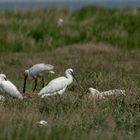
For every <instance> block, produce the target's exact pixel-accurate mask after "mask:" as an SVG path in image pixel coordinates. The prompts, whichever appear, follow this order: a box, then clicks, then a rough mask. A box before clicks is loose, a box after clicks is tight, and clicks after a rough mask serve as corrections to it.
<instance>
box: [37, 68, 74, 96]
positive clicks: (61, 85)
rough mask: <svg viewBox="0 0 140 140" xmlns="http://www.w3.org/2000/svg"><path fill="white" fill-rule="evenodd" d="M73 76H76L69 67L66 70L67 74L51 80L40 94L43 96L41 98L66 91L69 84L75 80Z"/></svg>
mask: <svg viewBox="0 0 140 140" xmlns="http://www.w3.org/2000/svg"><path fill="white" fill-rule="evenodd" d="M73 78H75V76H74V73H73V70H72V69H71V68H69V69H67V70H66V71H65V76H61V77H58V78H56V79H54V80H52V81H50V82H49V83H48V85H47V86H45V87H44V88H43V89H41V91H40V92H39V93H38V95H39V96H41V98H44V97H45V96H52V95H56V94H59V95H61V94H63V93H64V92H65V90H66V88H67V86H69V85H70V84H71V83H72V82H73ZM75 80H76V78H75Z"/></svg>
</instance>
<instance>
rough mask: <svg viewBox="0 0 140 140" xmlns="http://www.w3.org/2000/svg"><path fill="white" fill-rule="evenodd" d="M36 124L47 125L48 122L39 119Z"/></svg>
mask: <svg viewBox="0 0 140 140" xmlns="http://www.w3.org/2000/svg"><path fill="white" fill-rule="evenodd" d="M36 124H38V125H39V126H41V127H42V126H45V127H47V126H48V122H47V121H44V120H41V121H39V122H36Z"/></svg>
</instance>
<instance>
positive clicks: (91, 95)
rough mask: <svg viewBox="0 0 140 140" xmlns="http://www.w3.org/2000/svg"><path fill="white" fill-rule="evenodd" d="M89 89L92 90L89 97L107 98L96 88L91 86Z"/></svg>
mask: <svg viewBox="0 0 140 140" xmlns="http://www.w3.org/2000/svg"><path fill="white" fill-rule="evenodd" d="M88 91H89V92H90V95H89V97H93V98H95V99H105V97H104V96H103V95H102V94H101V93H100V92H99V91H98V90H97V89H95V88H89V89H88Z"/></svg>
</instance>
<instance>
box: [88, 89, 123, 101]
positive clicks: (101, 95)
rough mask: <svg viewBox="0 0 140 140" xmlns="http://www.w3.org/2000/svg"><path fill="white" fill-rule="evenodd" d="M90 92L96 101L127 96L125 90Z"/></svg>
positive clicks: (94, 90) (90, 90)
mask: <svg viewBox="0 0 140 140" xmlns="http://www.w3.org/2000/svg"><path fill="white" fill-rule="evenodd" d="M88 91H89V92H90V94H91V96H92V97H94V98H96V99H105V98H106V97H109V96H115V97H117V96H121V95H123V96H126V94H125V90H120V89H112V90H108V91H102V92H100V91H98V90H97V89H94V88H89V89H88ZM91 96H90V97H91Z"/></svg>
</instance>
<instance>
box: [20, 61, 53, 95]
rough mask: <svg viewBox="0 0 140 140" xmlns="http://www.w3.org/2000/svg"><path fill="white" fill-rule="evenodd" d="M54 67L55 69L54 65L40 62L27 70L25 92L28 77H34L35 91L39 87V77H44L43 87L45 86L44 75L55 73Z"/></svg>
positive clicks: (30, 78)
mask: <svg viewBox="0 0 140 140" xmlns="http://www.w3.org/2000/svg"><path fill="white" fill-rule="evenodd" d="M53 69H54V66H53V65H50V64H44V63H40V64H35V65H33V66H32V67H31V68H29V69H28V70H25V72H24V86H23V93H25V90H26V80H27V77H28V79H29V80H32V79H34V80H35V85H34V88H33V91H35V89H36V87H37V77H42V87H44V77H43V76H44V75H45V74H47V73H54V71H53Z"/></svg>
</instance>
